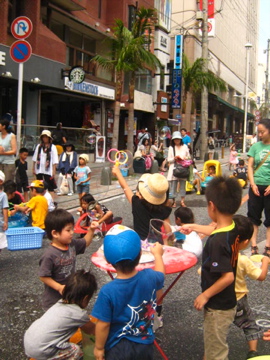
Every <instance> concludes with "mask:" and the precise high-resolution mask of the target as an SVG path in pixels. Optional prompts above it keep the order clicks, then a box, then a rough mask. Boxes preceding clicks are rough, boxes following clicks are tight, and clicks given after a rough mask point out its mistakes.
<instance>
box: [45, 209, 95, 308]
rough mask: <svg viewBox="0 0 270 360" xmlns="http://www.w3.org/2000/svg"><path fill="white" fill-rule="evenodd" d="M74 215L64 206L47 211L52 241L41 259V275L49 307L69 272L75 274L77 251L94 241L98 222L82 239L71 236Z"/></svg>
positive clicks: (60, 291)
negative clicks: (63, 207)
mask: <svg viewBox="0 0 270 360" xmlns="http://www.w3.org/2000/svg"><path fill="white" fill-rule="evenodd" d="M73 227H74V218H73V216H72V215H71V214H70V213H69V212H68V211H66V210H64V209H56V210H54V211H51V212H49V213H48V215H47V217H46V220H45V230H46V233H47V237H48V238H49V239H50V240H51V241H52V242H51V246H49V247H48V248H47V249H46V250H45V252H44V254H43V255H42V257H41V259H40V261H39V277H40V280H41V281H42V282H43V283H44V285H45V291H44V294H43V296H42V306H43V308H44V310H48V309H49V308H50V307H51V306H52V305H54V304H55V303H56V302H57V301H58V300H60V299H61V295H62V293H63V290H64V288H65V285H66V283H67V278H68V276H69V275H70V274H74V272H75V265H76V255H79V254H83V253H84V252H85V249H86V247H87V246H89V245H90V243H91V242H92V238H93V235H94V229H95V227H97V223H95V222H92V224H91V226H90V228H89V230H88V232H87V234H85V237H84V238H83V239H76V240H75V239H72V235H73Z"/></svg>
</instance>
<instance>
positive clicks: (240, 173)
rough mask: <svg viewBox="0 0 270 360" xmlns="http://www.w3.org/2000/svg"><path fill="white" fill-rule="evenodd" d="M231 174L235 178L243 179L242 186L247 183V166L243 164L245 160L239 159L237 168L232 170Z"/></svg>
mask: <svg viewBox="0 0 270 360" xmlns="http://www.w3.org/2000/svg"><path fill="white" fill-rule="evenodd" d="M233 175H234V176H235V177H236V178H237V179H242V180H244V181H245V185H244V187H245V186H246V185H247V168H246V166H245V162H244V160H242V159H241V160H239V165H238V166H237V168H236V169H235V170H234V172H233Z"/></svg>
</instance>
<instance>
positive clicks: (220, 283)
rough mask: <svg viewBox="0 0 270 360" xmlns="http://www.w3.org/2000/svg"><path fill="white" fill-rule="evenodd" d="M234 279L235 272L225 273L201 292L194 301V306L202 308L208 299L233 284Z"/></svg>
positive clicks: (198, 308)
mask: <svg viewBox="0 0 270 360" xmlns="http://www.w3.org/2000/svg"><path fill="white" fill-rule="evenodd" d="M233 281H234V274H233V272H227V273H223V274H222V275H221V277H220V278H219V279H218V280H217V281H216V282H215V283H214V284H213V285H212V286H210V287H209V288H208V289H207V290H205V291H204V292H203V293H201V294H200V295H199V296H198V297H197V298H196V299H195V301H194V307H195V309H197V310H202V308H203V307H204V305H205V304H206V303H207V302H208V300H209V299H210V298H211V297H213V296H214V295H216V294H218V293H220V292H221V291H222V290H224V289H225V288H226V287H228V286H229V285H231V284H232V283H233Z"/></svg>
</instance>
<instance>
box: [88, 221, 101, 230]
mask: <svg viewBox="0 0 270 360" xmlns="http://www.w3.org/2000/svg"><path fill="white" fill-rule="evenodd" d="M89 228H90V229H91V230H95V229H98V228H99V222H98V221H92V222H91V225H90V226H89Z"/></svg>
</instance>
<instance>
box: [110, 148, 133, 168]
mask: <svg viewBox="0 0 270 360" xmlns="http://www.w3.org/2000/svg"><path fill="white" fill-rule="evenodd" d="M113 151H114V152H115V154H114V159H113V155H111V154H112V152H113ZM122 158H124V159H123V160H121V159H122ZM107 159H108V160H109V161H110V162H111V163H114V164H115V165H116V166H119V165H124V164H126V162H127V161H128V154H127V153H126V152H125V151H124V150H118V149H110V150H109V151H108V153H107Z"/></svg>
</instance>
